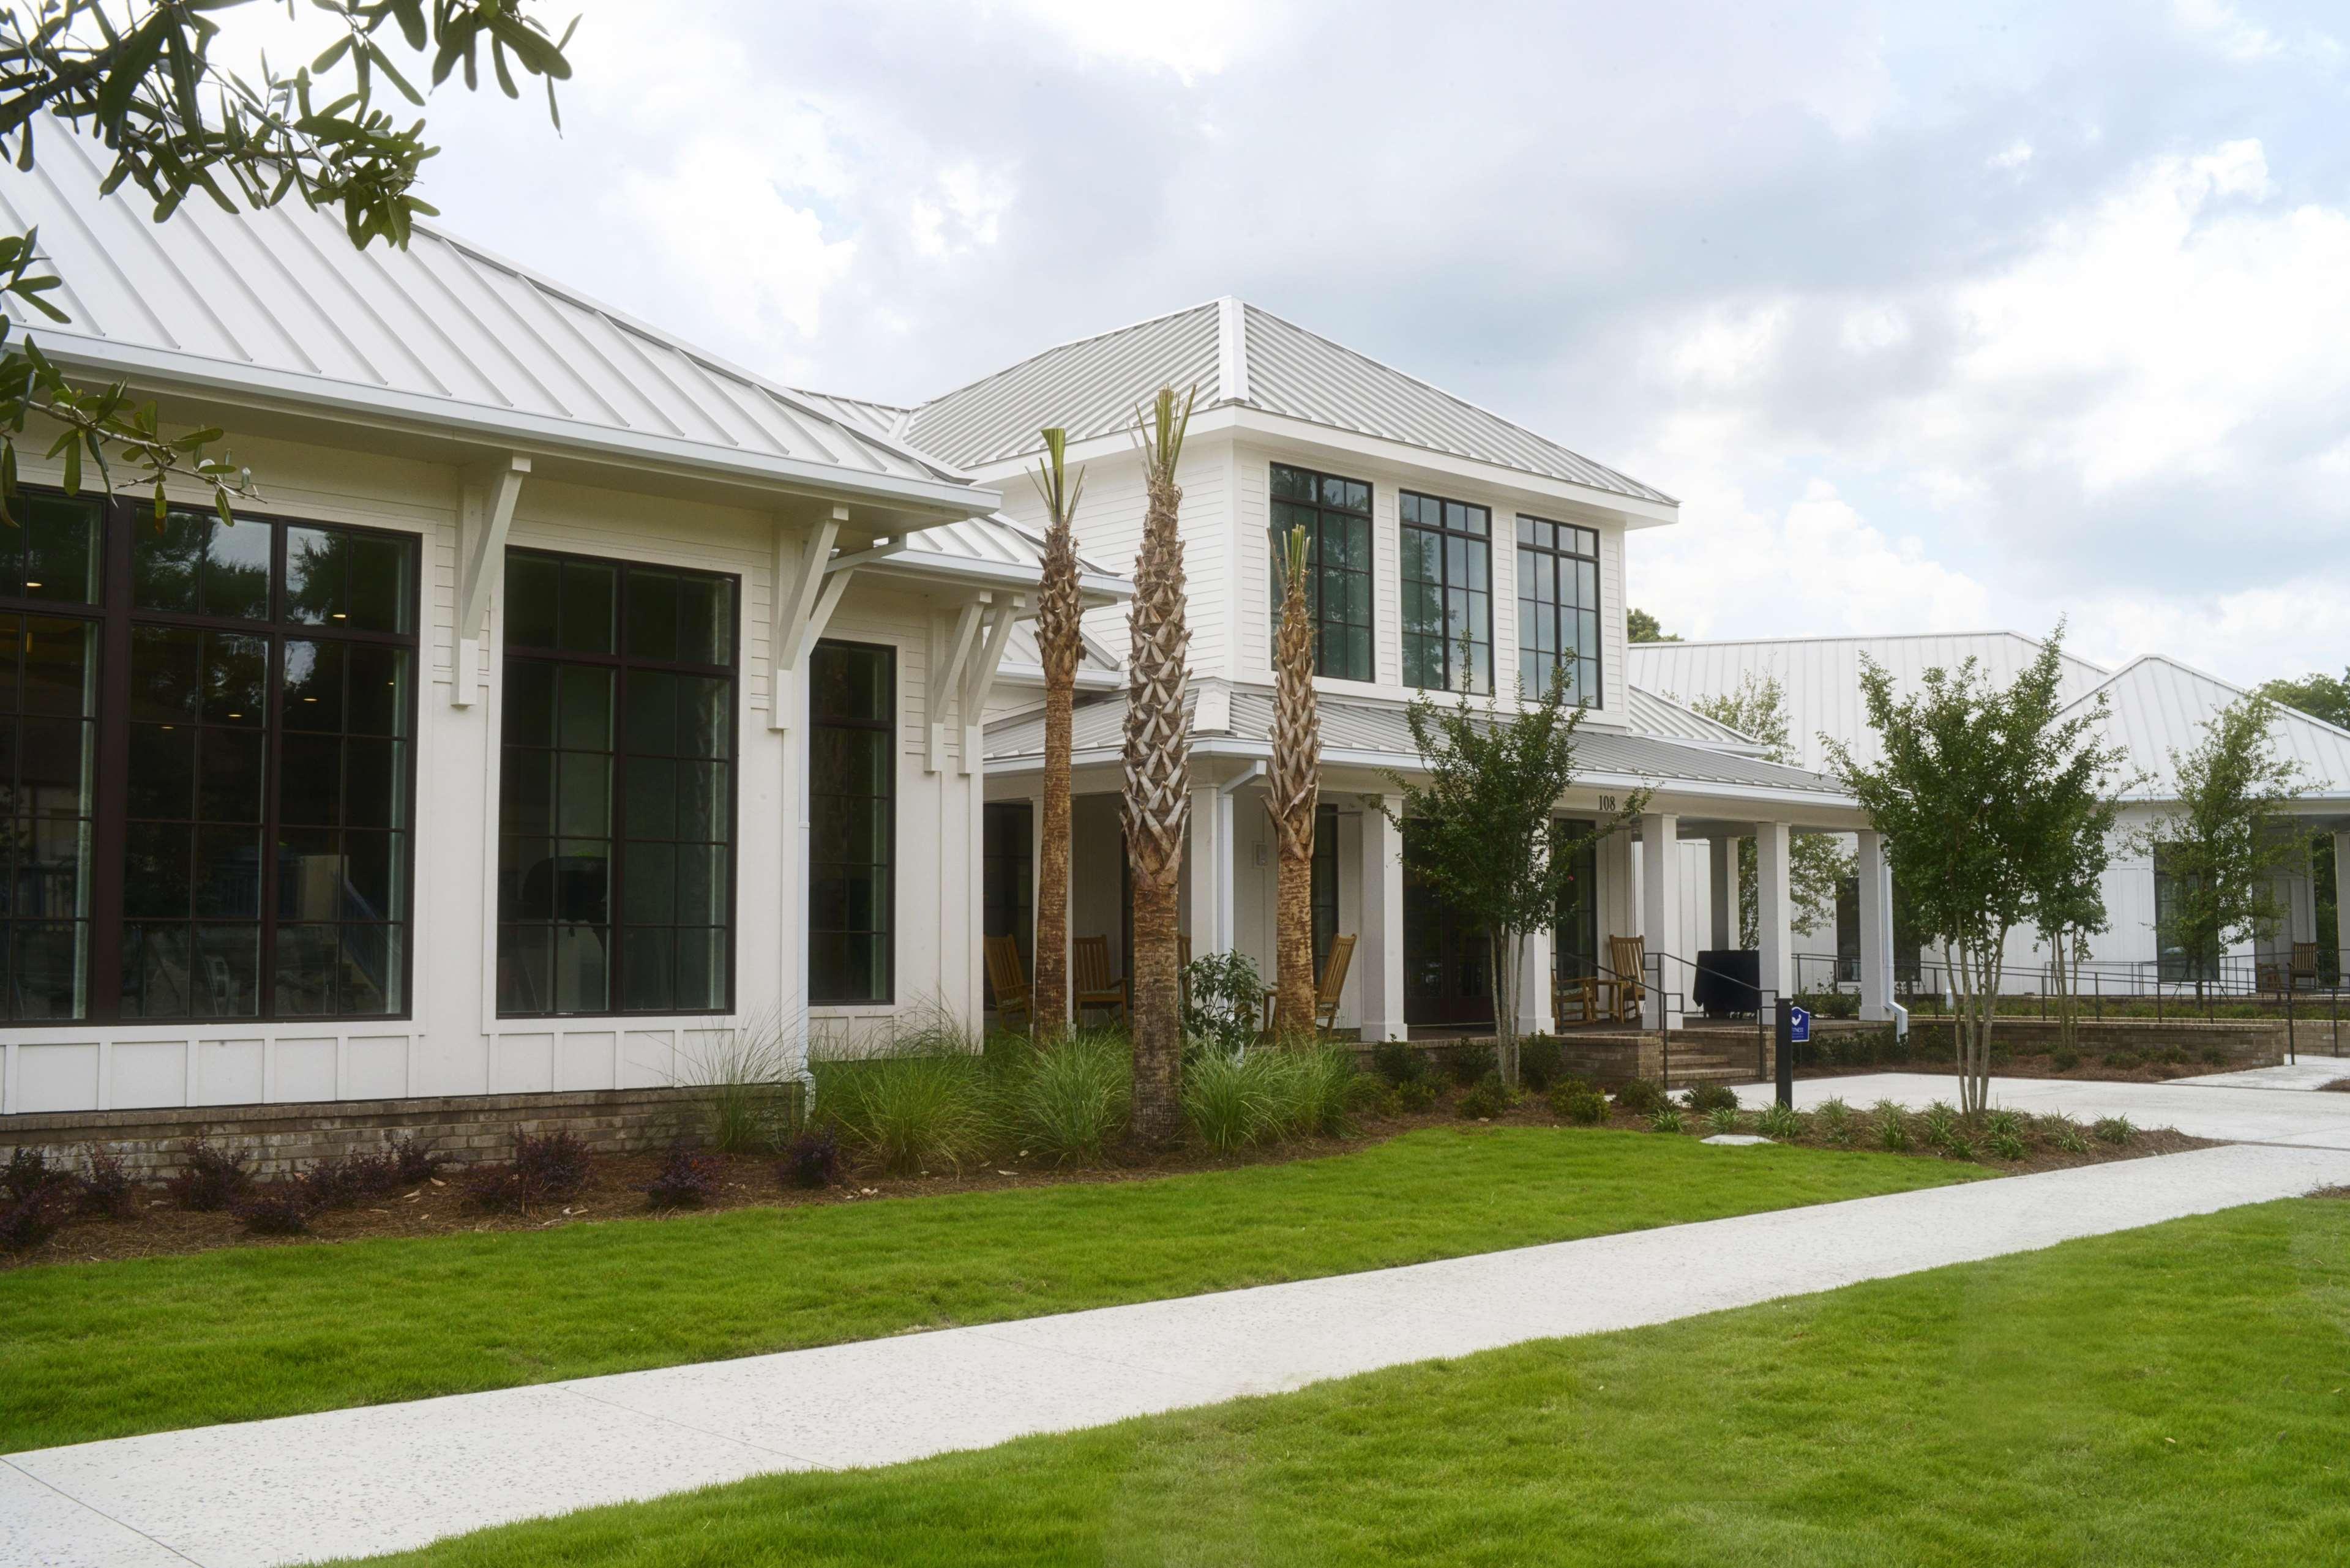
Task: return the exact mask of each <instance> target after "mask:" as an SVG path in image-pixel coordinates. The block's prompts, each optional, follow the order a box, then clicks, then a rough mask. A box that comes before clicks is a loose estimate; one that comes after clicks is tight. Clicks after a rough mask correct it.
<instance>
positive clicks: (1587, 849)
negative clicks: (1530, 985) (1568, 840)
mask: <svg viewBox="0 0 2350 1568" xmlns="http://www.w3.org/2000/svg"><path fill="white" fill-rule="evenodd" d="M1596 826H1598V825H1597V824H1596V823H1592V822H1576V821H1570V820H1568V819H1567V818H1565V817H1559V818H1557V819H1555V821H1554V822H1553V824H1552V827H1553V829H1554V830H1555V831H1557V832H1563V833H1574V834H1587V833H1589V832H1590V831H1591V830H1592V829H1593V828H1594V827H1596ZM1565 853H1566V854H1567V856H1568V857H1569V858H1570V859H1572V860H1573V861H1574V863H1575V865H1574V875H1573V877H1571V878H1570V880H1569V881H1568V882H1567V884H1566V887H1565V888H1564V889H1563V890H1562V891H1561V892H1560V894H1559V899H1558V916H1557V919H1556V922H1555V925H1554V926H1553V928H1552V931H1551V948H1550V954H1551V959H1550V961H1551V971H1552V973H1553V975H1554V976H1555V978H1557V979H1559V980H1582V979H1584V978H1585V977H1586V976H1589V975H1595V974H1597V973H1598V972H1599V846H1598V845H1597V844H1596V842H1595V841H1594V840H1592V839H1589V838H1586V839H1584V840H1583V841H1582V842H1581V843H1579V844H1577V845H1575V846H1572V847H1570V848H1568V849H1567V850H1566V851H1565Z"/></svg>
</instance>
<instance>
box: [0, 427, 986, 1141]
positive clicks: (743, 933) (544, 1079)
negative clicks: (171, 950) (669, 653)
mask: <svg viewBox="0 0 2350 1568" xmlns="http://www.w3.org/2000/svg"><path fill="white" fill-rule="evenodd" d="M237 451H238V455H239V457H240V459H241V460H243V461H244V462H249V463H250V464H251V465H252V466H253V468H254V469H255V472H257V473H259V474H261V475H262V476H263V478H264V490H265V496H266V499H265V500H264V501H260V502H256V503H255V504H252V505H251V506H250V507H248V508H246V510H247V511H249V512H250V513H252V514H256V515H272V516H284V517H290V518H300V519H307V520H314V521H319V522H326V523H342V524H357V525H363V526H369V527H376V528H384V529H391V530H397V531H400V532H405V533H411V534H414V535H418V536H420V537H421V540H422V541H423V549H422V552H421V571H420V593H419V613H420V617H421V626H420V628H419V655H420V657H419V663H420V666H421V679H420V681H419V690H418V695H417V703H416V728H415V736H414V743H415V746H416V748H417V752H416V756H417V766H416V779H417V799H416V801H415V803H414V807H413V826H414V831H415V835H416V848H415V860H414V864H415V875H414V880H413V884H412V886H411V927H410V930H411V939H410V940H411V941H412V942H413V943H414V944H415V959H414V964H413V978H412V982H411V992H410V996H409V1006H410V1014H409V1016H408V1017H407V1018H405V1019H385V1020H375V1021H341V1022H329V1023H317V1022H298V1021H287V1022H277V1023H265V1022H259V1021H253V1020H223V1021H217V1022H204V1023H109V1024H97V1023H62V1024H49V1023H39V1024H25V1025H18V1026H12V1027H11V1028H10V1029H8V1030H7V1032H6V1033H5V1050H4V1051H0V1118H5V1116H6V1115H7V1114H10V1113H15V1112H36V1111H71V1110H85V1109H88V1110H108V1109H128V1108H134V1107H149V1106H228V1105H242V1104H251V1103H271V1102H288V1101H308V1100H337V1099H395V1098H405V1097H421V1096H442V1095H466V1094H482V1093H528V1092H536V1091H551V1090H575V1089H601V1088H632V1087H657V1086H661V1085H670V1084H674V1083H678V1082H681V1081H691V1078H692V1077H693V1076H694V1075H695V1074H696V1071H697V1064H701V1063H706V1062H709V1061H711V1060H712V1059H713V1058H714V1057H715V1056H716V1055H717V1054H719V1053H720V1052H722V1051H723V1050H724V1049H725V1048H726V1047H727V1045H728V1044H729V1043H730V1042H731V1041H732V1040H733V1035H734V1032H735V1031H736V1030H737V1029H738V1028H740V1029H743V1030H754V1031H766V1030H775V1029H778V1028H781V1027H782V1026H783V1023H784V1021H785V1020H786V1019H788V1018H790V1017H792V1016H793V1014H794V1013H795V1004H796V1002H797V1001H798V998H797V996H796V994H794V993H793V992H792V989H791V988H794V987H795V986H796V985H797V983H798V981H797V977H798V975H799V973H800V966H799V954H798V944H799V942H800V941H801V933H802V931H803V929H804V928H805V917H806V909H805V908H804V907H803V905H802V903H801V899H802V898H803V897H804V895H803V894H802V892H801V888H802V887H803V878H802V877H801V876H800V873H799V868H798V865H797V860H798V856H799V834H798V831H797V826H798V819H797V805H796V800H797V797H796V787H797V780H798V776H799V775H798V773H797V768H798V766H799V765H800V763H802V762H803V761H804V759H805V756H806V743H807V738H806V732H805V729H804V727H803V728H801V729H796V730H795V731H792V732H785V733H778V732H775V731H774V730H772V729H770V728H769V726H768V712H769V705H770V703H771V701H772V699H773V693H772V692H771V691H769V690H768V681H767V680H766V676H765V673H764V672H765V670H766V669H767V657H766V656H767V648H768V639H769V630H770V628H771V627H772V624H773V614H772V604H773V596H774V592H775V585H774V582H773V581H772V577H773V543H772V529H771V524H770V522H769V520H768V519H767V518H766V517H765V516H764V515H763V514H759V513H756V512H754V511H751V510H748V509H736V508H726V507H719V506H711V505H703V504H695V503H690V502H683V501H677V500H671V499H666V498H659V499H657V498H652V497H646V496H639V495H634V494H629V493H619V492H613V491H606V490H598V489H594V488H589V487H586V486H578V485H570V484H561V483H553V482H550V481H546V480H544V479H536V478H534V479H532V480H528V481H525V483H524V485H523V489H522V492H521V497H520V501H519V504H517V506H516V509H515V519H514V523H513V526H512V529H511V532H510V535H509V543H510V544H511V545H515V546H535V547H538V548H545V549H553V550H562V551H567V552H570V553H573V554H578V555H586V556H603V557H607V558H611V559H616V560H626V561H635V562H641V563H648V564H652V565H659V566H679V567H690V568H693V569H696V570H703V571H714V572H721V573H724V574H726V575H728V576H733V577H734V578H735V579H736V580H737V582H738V585H739V597H740V605H739V609H738V614H739V617H740V624H741V638H740V643H739V647H738V650H737V659H738V664H737V671H738V680H739V682H740V685H739V691H738V700H737V703H736V731H735V756H736V759H737V760H736V768H737V775H736V779H737V782H736V790H737V795H736V817H735V829H734V842H735V858H734V876H735V901H734V928H733V940H734V948H735V1011H734V1012H733V1013H732V1014H728V1015H723V1016H712V1015H702V1014H696V1015H681V1016H674V1017H659V1016H639V1015H628V1016H601V1017H581V1018H570V1019H553V1020H546V1019H501V1018H500V1017H498V1016H497V1012H496V998H495V995H494V987H493V977H494V951H495V940H496V938H495V929H496V928H495V917H496V907H495V906H496V886H495V870H494V868H495V867H496V864H497V809H496V802H497V798H498V792H497V766H498V752H497V744H496V737H497V735H498V733H499V722H500V711H501V696H502V691H501V677H502V669H503V661H502V660H501V659H499V658H498V656H497V654H496V651H495V650H496V649H497V647H498V646H499V644H498V637H497V627H496V623H495V617H494V616H493V622H492V626H491V628H490V632H489V636H488V638H487V639H486V640H485V642H484V654H485V657H484V671H483V678H482V688H481V691H480V693H479V697H478V700H477V701H476V702H475V703H474V704H473V706H471V707H468V708H458V707H454V706H452V704H451V702H450V701H449V697H450V693H449V684H450V681H451V679H452V645H453V641H454V619H455V600H456V575H457V567H456V560H457V556H458V535H457V511H458V504H459V479H458V475H457V472H456V471H455V470H454V469H452V468H450V467H448V466H445V465H440V464H433V463H427V462H415V461H411V460H405V459H399V458H391V457H385V456H380V455H376V454H370V453H365V452H348V451H343V450H341V449H330V448H326V447H318V446H310V445H305V444H299V443H290V442H284V441H259V440H248V439H244V438H242V437H240V438H239V439H238V441H237ZM26 466H27V469H28V472H27V473H26V482H27V483H42V482H44V481H45V480H52V479H53V475H51V474H48V473H47V472H30V471H31V470H32V469H33V468H34V465H31V464H27V465H26ZM182 499H186V500H189V501H192V502H195V503H197V504H201V503H202V501H203V497H201V496H196V495H192V494H191V495H187V496H184V497H182ZM932 613H933V607H932V605H931V603H930V602H929V601H928V599H927V598H926V597H922V596H920V595H917V594H912V593H908V592H903V591H899V590H896V589H893V588H891V587H888V586H886V579H878V578H874V577H872V576H869V575H867V576H859V577H858V578H856V579H854V580H853V581H852V585H851V587H850V588H849V589H848V590H847V594H846V596H845V597H844V598H843V600H842V603H841V607H840V608H839V610H838V612H837V615H836V617H835V619H834V622H833V625H832V627H831V628H829V629H828V631H827V635H829V636H834V637H839V638H847V639H856V640H859V641H866V642H876V643H885V644H887V645H889V646H890V647H892V648H894V649H896V650H897V653H898V698H899V724H898V729H899V745H898V747H897V756H898V768H897V779H896V784H897V793H898V848H897V854H896V859H895V867H894V871H895V877H896V883H897V895H898V921H897V937H898V942H897V974H898V983H897V988H896V995H895V998H894V1000H893V1001H892V1002H890V1003H889V1004H888V1005H879V1006H872V1007H860V1008H837V1009H834V1008H827V1009H819V1010H816V1013H815V1014H814V1016H813V1017H812V1019H811V1028H812V1032H814V1033H819V1034H822V1035H829V1036H838V1035H842V1034H847V1033H856V1032H859V1031H865V1030H871V1029H876V1028H884V1027H887V1026H889V1024H890V1023H891V1022H892V1021H893V1020H896V1019H899V1018H900V1017H904V1016H907V1015H910V1014H918V1013H920V1012H924V1011H926V1010H937V1009H941V1008H942V1009H944V1010H945V1011H947V1012H950V1013H952V1014H954V1015H956V1016H962V1017H966V1018H976V1017H977V1016H978V1005H979V1001H978V999H979V970H980V954H979V946H978V939H977V934H976V933H977V929H978V921H979V895H978V888H979V881H980V855H981V843H980V838H981V834H980V807H981V794H982V791H981V787H980V786H981V779H980V776H979V775H978V774H976V773H974V774H969V775H966V774H962V772H961V770H960V769H959V767H957V766H956V764H955V762H954V760H953V758H954V753H955V751H956V749H957V747H959V745H960V742H961V733H960V731H961V726H960V725H959V724H950V725H949V726H948V732H949V742H948V745H949V753H948V754H949V762H948V765H947V767H946V769H945V770H944V771H943V772H941V773H938V774H932V773H929V772H927V771H925V768H924V765H923V764H924V755H923V740H924V734H923V707H924V701H925V698H926V690H925V683H926V679H927V669H926V665H927V659H928V647H929V642H928V639H929V632H930V619H931V614H932ZM0 1127H5V1120H0Z"/></svg>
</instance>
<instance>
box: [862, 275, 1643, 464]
mask: <svg viewBox="0 0 2350 1568" xmlns="http://www.w3.org/2000/svg"><path fill="white" fill-rule="evenodd" d="M1160 386H1174V387H1185V386H1196V387H1198V388H1199V389H1200V398H1201V401H1200V406H1201V408H1203V409H1204V408H1214V407H1221V406H1226V405H1234V406H1242V407H1247V408H1253V409H1256V410H1262V411H1263V412H1265V413H1269V414H1279V415H1283V416H1284V417H1287V418H1290V419H1295V420H1299V421H1305V422H1306V423H1308V424H1315V425H1321V426H1324V427H1326V428H1327V429H1331V430H1339V431H1352V432H1353V433H1355V434H1357V435H1364V436H1370V437H1374V438H1376V439H1378V440H1381V441H1394V442H1395V443H1397V444H1398V445H1399V446H1409V447H1418V448H1419V449H1421V450H1422V451H1426V452H1445V453H1449V454H1451V455H1452V456H1454V457H1461V458H1467V459H1470V460H1471V461H1472V462H1485V463H1491V464H1492V465H1493V466H1495V467H1497V468H1505V469H1512V470H1515V471H1517V472H1522V473H1530V474H1536V475H1540V476H1542V477H1544V478H1547V479H1555V480H1562V481H1565V482H1566V483H1572V484H1580V485H1585V486H1587V487H1588V488H1590V489H1594V490H1599V491H1605V492H1607V493H1610V494H1615V495H1622V496H1627V497H1629V498H1631V499H1633V500H1638V501H1645V502H1651V503H1655V504H1659V505H1667V506H1669V505H1673V504H1675V503H1674V501H1673V499H1672V497H1670V496H1669V495H1667V494H1666V493H1664V492H1663V491H1660V490H1658V489H1655V488H1654V487H1652V486H1650V485H1647V484H1643V483H1640V482H1639V481H1638V480H1637V479H1633V478H1631V477H1630V476H1628V475H1627V474H1623V473H1619V472H1617V471H1616V470H1614V469H1612V468H1608V467H1607V466H1606V465H1604V464H1602V463H1597V462H1592V461H1591V460H1590V459H1589V458H1587V457H1585V456H1583V455H1582V454H1580V453H1578V452H1570V451H1569V450H1567V449H1566V448H1565V447H1563V446H1561V445H1559V444H1558V443H1557V442H1556V441H1552V440H1550V439H1549V438H1548V437H1546V436H1541V435H1537V434H1535V433H1534V431H1530V430H1527V429H1526V428H1525V427H1524V426H1523V425H1519V424H1515V423H1513V422H1512V421H1508V420H1505V419H1503V418H1502V417H1501V416H1500V415H1499V414H1495V413H1492V412H1490V411H1489V410H1484V409H1482V408H1479V407H1478V406H1477V405H1476V404H1474V403H1471V402H1468V401H1466V400H1462V399H1461V398H1457V397H1454V396H1453V395H1452V394H1451V393H1450V392H1446V391H1443V390H1441V389H1438V388H1436V387H1432V386H1430V385H1429V384H1428V383H1427V382H1425V381H1422V380H1420V379H1418V378H1417V377H1413V376H1409V375H1406V374H1405V373H1404V372H1403V371H1401V370H1399V369H1395V368H1394V367H1393V366H1390V365H1386V364H1382V363H1381V362H1379V361H1378V360H1377V359H1374V358H1370V357H1369V356H1367V355H1364V354H1358V353H1357V352H1356V351H1355V350H1353V349H1351V348H1346V347H1345V346H1344V345H1341V344H1338V343H1334V342H1332V341H1331V340H1330V339H1329V338H1327V337H1322V336H1320V335H1319V334H1316V333H1313V332H1309V331H1307V330H1306V329H1305V328H1304V327H1299V326H1297V325H1295V323H1293V322H1290V321H1287V320H1284V319H1283V318H1282V317H1278V316H1275V315H1274V314H1273V313H1272V312H1271V311H1267V310H1261V309H1259V308H1258V307H1257V306H1253V305H1247V304H1243V302H1242V301H1240V300H1237V299H1229V298H1227V299H1221V300H1210V301H1209V302H1208V303H1206V304H1204V305H1195V306H1191V307H1190V308H1188V309H1184V310H1179V311H1176V312H1174V313H1172V314H1171V315H1167V316H1159V317H1152V318H1151V319H1149V320H1148V321H1141V322H1137V323H1136V324H1135V325H1133V326H1131V327H1119V328H1118V329H1117V330H1116V331H1113V332H1104V333H1099V334H1097V335H1096V336H1094V337H1081V338H1079V339H1077V340H1076V341H1075V342H1073V343H1064V344H1061V345H1059V346H1058V347H1056V348H1047V349H1045V351H1044V352H1042V353H1039V354H1034V355H1031V356H1030V357H1029V358H1025V359H1023V360H1022V361H1020V362H1019V363H1018V364H1016V365H1014V366H1012V367H1010V368H1009V369H1003V370H999V371H997V372H996V373H995V374H993V375H992V376H987V377H983V378H982V379H979V380H977V381H973V382H972V383H971V384H970V385H969V386H966V387H962V388H959V389H956V390H954V391H951V392H949V393H947V394H946V395H945V396H943V397H941V398H937V399H934V400H931V401H930V402H928V403H925V404H924V405H922V406H921V407H920V408H919V409H917V410H914V412H913V415H912V417H911V418H910V420H909V421H907V423H906V425H905V427H904V433H905V434H906V436H907V438H908V439H909V440H910V441H913V442H914V443H915V444H916V445H918V446H920V447H921V448H922V449H923V450H925V451H927V452H935V453H937V454H938V455H939V456H941V457H943V458H945V459H946V460H947V461H949V462H953V463H956V464H959V465H961V466H962V467H964V468H983V467H986V466H988V465H990V464H993V463H997V462H1005V461H1007V460H1010V459H1014V458H1019V457H1024V456H1026V455H1028V454H1029V453H1030V452H1035V451H1037V450H1038V449H1039V445H1040V443H1039V442H1038V441H1037V435H1036V432H1037V431H1038V429H1039V428H1040V427H1041V426H1043V425H1044V424H1045V423H1047V422H1052V423H1057V424H1059V425H1061V426H1063V427H1064V428H1066V430H1067V431H1068V432H1069V436H1070V439H1071V440H1072V441H1085V440H1089V439H1091V438H1093V437H1097V436H1105V435H1111V434H1114V433H1116V432H1117V431H1119V430H1122V429H1124V428H1125V427H1126V426H1128V424H1130V423H1132V421H1133V419H1134V410H1135V407H1136V405H1137V404H1138V403H1139V402H1140V401H1141V400H1143V399H1144V398H1147V397H1148V396H1149V394H1150V393H1151V392H1152V391H1153V390H1154V389H1157V388H1159V387H1160Z"/></svg>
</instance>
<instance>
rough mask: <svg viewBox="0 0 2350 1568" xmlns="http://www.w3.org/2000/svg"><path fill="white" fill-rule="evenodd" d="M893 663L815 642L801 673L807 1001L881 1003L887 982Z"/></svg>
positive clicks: (887, 654) (890, 976) (893, 800)
mask: <svg viewBox="0 0 2350 1568" xmlns="http://www.w3.org/2000/svg"><path fill="white" fill-rule="evenodd" d="M896 664H897V659H896V655H895V654H894V653H893V652H892V650H890V649H887V648H868V647H864V646H861V645H858V644H855V643H846V642H822V643H818V644H817V645H816V653H815V656H814V658H813V659H811V660H810V662H809V665H808V711H809V719H808V836H809V848H808V1000H809V1001H810V1002H816V1003H818V1004H834V1003H845V1002H888V1001H890V1000H891V999H892V996H893V988H894V987H895V985H896V984H897V975H896V943H895V940H894V937H893V933H892V927H893V925H894V919H893V917H894V916H895V914H896V904H897V900H896V896H895V892H894V888H893V877H894V862H895V859H896V855H895V850H896V846H897V833H898V813H897V781H896V768H895V766H894V763H895V761H896V757H897V748H896V747H895V746H894V745H892V744H891V737H890V730H891V726H892V725H893V724H894V722H895V721H896V714H897V703H896V702H895V701H894V699H893V692H892V687H893V685H894V683H895V680H896Z"/></svg>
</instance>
